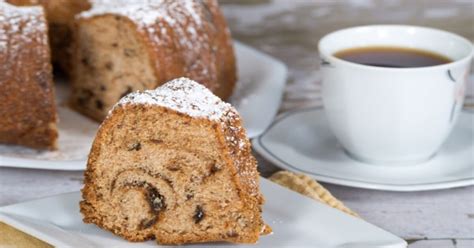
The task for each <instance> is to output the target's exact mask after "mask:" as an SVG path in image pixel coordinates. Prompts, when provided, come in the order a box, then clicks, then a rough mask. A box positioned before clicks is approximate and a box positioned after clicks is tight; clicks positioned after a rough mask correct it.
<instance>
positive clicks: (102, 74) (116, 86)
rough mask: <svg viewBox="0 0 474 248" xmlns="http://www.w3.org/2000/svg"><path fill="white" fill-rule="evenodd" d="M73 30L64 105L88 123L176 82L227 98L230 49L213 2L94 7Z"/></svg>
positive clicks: (171, 0)
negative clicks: (134, 95)
mask: <svg viewBox="0 0 474 248" xmlns="http://www.w3.org/2000/svg"><path fill="white" fill-rule="evenodd" d="M75 30H76V32H75V33H76V34H75V38H74V41H75V45H74V49H73V55H72V57H73V64H74V71H73V77H72V96H71V105H72V106H73V107H74V108H75V109H76V110H78V111H79V112H81V113H83V114H85V115H87V116H89V117H92V118H93V119H95V120H98V121H102V120H103V119H104V117H105V116H106V115H107V113H108V111H109V110H110V108H111V107H112V106H114V104H115V103H116V102H117V101H118V100H119V99H120V98H122V97H123V96H125V95H127V94H128V93H130V92H133V91H136V90H146V89H155V88H156V87H158V86H160V85H161V84H163V83H165V82H167V81H168V80H171V79H174V78H177V77H183V76H184V77H188V78H191V79H193V80H196V81H198V82H200V83H202V84H203V85H205V86H206V87H207V88H208V89H210V90H211V91H212V92H214V94H216V95H217V96H219V97H221V98H222V99H224V100H225V99H227V98H228V97H229V96H230V95H231V94H232V91H233V88H234V84H235V82H236V65H235V57H234V50H233V47H232V39H231V37H230V32H229V30H228V28H227V25H226V22H225V19H224V17H223V15H222V13H221V11H220V9H219V6H218V3H217V1H216V0H148V1H143V0H142V1H123V0H122V1H97V2H96V3H94V4H93V6H92V8H91V9H90V10H88V11H85V12H81V13H80V14H79V15H78V16H77V27H76V29H75Z"/></svg>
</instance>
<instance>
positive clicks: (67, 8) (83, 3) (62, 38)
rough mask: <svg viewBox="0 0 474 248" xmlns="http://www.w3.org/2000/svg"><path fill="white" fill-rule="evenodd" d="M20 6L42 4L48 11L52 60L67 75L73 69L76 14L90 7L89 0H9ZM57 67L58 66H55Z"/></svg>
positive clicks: (8, 0)
mask: <svg viewBox="0 0 474 248" xmlns="http://www.w3.org/2000/svg"><path fill="white" fill-rule="evenodd" d="M7 2H9V3H11V4H14V5H18V6H31V5H41V6H43V7H44V9H45V12H46V19H47V21H48V27H49V28H48V29H49V40H50V45H51V54H52V61H53V63H54V65H55V66H58V67H59V68H60V69H61V70H62V71H63V72H64V73H65V74H66V75H68V74H69V73H70V71H71V68H72V66H71V47H70V46H71V41H72V40H71V39H72V28H73V27H74V16H75V15H76V14H77V13H80V12H81V11H84V10H87V9H89V8H90V6H91V5H90V3H89V1H88V0H7ZM55 69H56V67H55Z"/></svg>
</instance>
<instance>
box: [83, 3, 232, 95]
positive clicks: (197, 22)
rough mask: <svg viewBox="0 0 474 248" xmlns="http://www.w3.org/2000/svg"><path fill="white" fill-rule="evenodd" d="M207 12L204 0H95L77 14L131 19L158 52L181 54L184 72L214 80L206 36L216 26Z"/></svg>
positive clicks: (211, 52) (214, 67)
mask: <svg viewBox="0 0 474 248" xmlns="http://www.w3.org/2000/svg"><path fill="white" fill-rule="evenodd" d="M210 13H211V12H210V10H209V6H208V5H207V4H206V3H205V1H198V0H137V1H132V0H117V1H114V0H95V1H93V7H92V8H91V9H90V10H88V11H84V12H82V13H81V14H79V15H78V17H77V18H79V19H81V18H92V17H96V16H102V15H106V14H112V15H118V16H122V17H125V18H128V19H130V20H131V21H132V22H133V23H134V24H135V25H136V26H137V28H138V31H140V32H142V33H143V34H144V35H146V36H147V37H148V39H149V40H150V41H151V45H152V46H151V47H152V49H154V50H156V52H157V53H159V52H160V51H166V50H170V49H173V50H175V51H177V52H178V53H179V54H180V55H179V56H181V57H183V62H184V68H186V72H185V73H186V74H184V75H183V76H188V77H192V78H193V79H196V80H198V81H200V82H203V83H206V82H215V81H217V74H218V71H217V62H216V61H217V59H216V56H217V53H216V52H215V51H214V49H216V48H215V47H214V44H212V43H211V42H210V41H211V40H212V39H211V38H210V37H209V33H210V30H214V29H215V27H214V26H213V25H214V24H213V23H212V17H211V16H212V13H211V14H210ZM229 36H230V35H229ZM229 40H230V39H229ZM165 59H166V58H165ZM170 59H172V58H170ZM208 86H209V87H211V90H215V89H216V88H217V87H218V85H217V84H216V85H214V84H211V85H208ZM212 87H214V88H212Z"/></svg>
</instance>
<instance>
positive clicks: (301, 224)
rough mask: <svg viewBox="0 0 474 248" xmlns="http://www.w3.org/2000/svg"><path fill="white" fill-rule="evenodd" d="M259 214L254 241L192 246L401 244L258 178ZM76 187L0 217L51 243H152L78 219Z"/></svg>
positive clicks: (1, 211)
mask: <svg viewBox="0 0 474 248" xmlns="http://www.w3.org/2000/svg"><path fill="white" fill-rule="evenodd" d="M260 184H261V190H262V193H263V194H264V195H265V198H266V204H265V206H264V209H263V217H264V220H265V222H266V223H267V224H269V225H270V226H271V227H272V229H273V233H272V234H270V235H267V236H262V237H261V238H260V240H259V242H258V243H257V244H255V245H237V244H228V243H213V244H201V245H193V247H209V246H232V247H324V248H331V247H337V248H339V247H341V248H342V247H351V248H357V247H359V248H362V247H364V248H402V247H406V246H407V244H406V242H405V241H404V240H402V239H400V238H398V237H396V236H394V235H393V234H390V233H388V232H386V231H384V230H382V229H380V228H378V227H376V226H374V225H372V224H369V223H367V222H365V221H363V220H362V219H359V218H356V217H352V216H350V215H347V214H345V213H343V212H341V211H339V210H336V209H333V208H330V207H328V206H326V205H323V204H321V203H319V202H316V201H314V200H312V199H310V198H307V197H304V196H302V195H300V194H297V193H294V192H292V191H290V190H288V189H286V188H283V187H281V186H279V185H277V184H274V183H272V182H270V181H268V180H266V179H263V178H262V179H261V183H260ZM80 199H81V196H80V193H79V192H75V193H69V194H63V195H58V196H53V197H49V198H44V199H40V200H34V201H30V202H25V203H20V204H15V205H11V206H6V207H2V208H0V221H3V222H5V223H7V224H9V225H11V226H13V227H15V228H17V229H19V230H21V231H23V232H25V233H28V234H30V235H33V236H35V237H37V238H39V239H41V240H43V241H45V242H47V243H49V244H52V245H54V246H57V247H156V246H157V245H156V243H155V242H154V241H148V242H142V243H130V242H127V241H126V240H123V239H121V238H120V237H117V236H114V235H113V234H111V233H109V232H107V231H104V230H102V229H99V228H98V227H96V226H95V225H92V224H84V223H83V222H82V216H81V214H80V213H79V201H80Z"/></svg>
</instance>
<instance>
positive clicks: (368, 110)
mask: <svg viewBox="0 0 474 248" xmlns="http://www.w3.org/2000/svg"><path fill="white" fill-rule="evenodd" d="M368 46H390V47H407V48H414V49H422V50H427V51H431V52H434V53H437V54H440V55H444V56H446V57H448V58H450V59H451V60H452V61H453V62H450V63H447V64H441V65H436V66H429V67H417V68H388V67H375V66H367V65H362V64H356V63H353V62H348V61H345V60H342V59H339V58H336V57H335V56H334V53H336V52H338V51H341V50H344V49H349V48H357V47H368ZM319 52H320V56H321V59H322V63H321V70H322V73H323V89H322V90H323V103H324V109H325V112H326V116H327V118H328V121H329V125H330V127H331V130H332V131H333V132H334V134H335V136H336V137H337V139H338V140H339V141H340V143H341V144H342V145H343V147H344V148H345V150H346V152H347V153H348V154H349V155H350V156H352V157H353V158H355V159H357V160H361V161H363V162H368V163H374V164H402V163H408V164H411V163H418V162H422V161H424V160H427V159H429V158H431V157H432V156H434V155H435V154H436V151H437V150H438V149H439V148H440V147H441V146H442V144H443V142H444V141H445V140H446V138H447V137H448V135H449V133H450V131H451V129H452V127H453V124H454V123H455V121H456V118H457V116H458V113H459V111H460V109H461V108H462V105H463V100H464V89H465V87H466V81H467V78H468V75H469V68H470V63H471V60H472V56H473V46H472V43H471V42H470V41H468V40H466V39H464V38H462V37H460V36H458V35H455V34H452V33H449V32H445V31H442V30H437V29H432V28H424V27H416V26H401V25H377V26H361V27H354V28H348V29H343V30H339V31H336V32H333V33H330V34H328V35H326V36H325V37H323V38H322V39H321V40H320V42H319Z"/></svg>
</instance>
